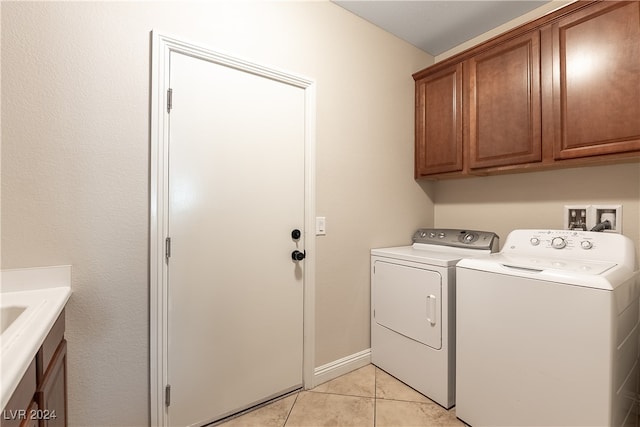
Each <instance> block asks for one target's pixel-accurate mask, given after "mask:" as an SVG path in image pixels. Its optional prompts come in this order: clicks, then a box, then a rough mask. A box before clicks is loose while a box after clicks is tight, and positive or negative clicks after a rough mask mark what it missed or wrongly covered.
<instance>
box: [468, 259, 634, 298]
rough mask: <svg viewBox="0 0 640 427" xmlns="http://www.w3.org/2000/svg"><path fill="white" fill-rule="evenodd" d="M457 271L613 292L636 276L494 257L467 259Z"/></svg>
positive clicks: (599, 266)
mask: <svg viewBox="0 0 640 427" xmlns="http://www.w3.org/2000/svg"><path fill="white" fill-rule="evenodd" d="M458 268H466V269H471V270H478V271H486V272H490V273H497V274H504V275H510V276H518V277H526V278H531V279H535V280H543V281H547V282H556V283H561V284H567V285H575V286H583V287H588V288H595V289H604V290H612V289H614V288H615V287H616V286H617V285H619V284H620V283H622V282H623V281H624V280H627V279H628V278H630V277H631V276H633V274H634V273H633V272H632V271H631V270H630V269H628V268H625V267H624V266H621V265H618V264H616V263H613V262H606V261H589V260H567V259H557V258H553V259H552V258H536V257H529V256H513V255H506V254H502V253H499V254H493V255H490V256H488V257H485V258H482V259H481V258H476V259H472V258H468V259H463V260H461V261H460V262H459V263H458Z"/></svg>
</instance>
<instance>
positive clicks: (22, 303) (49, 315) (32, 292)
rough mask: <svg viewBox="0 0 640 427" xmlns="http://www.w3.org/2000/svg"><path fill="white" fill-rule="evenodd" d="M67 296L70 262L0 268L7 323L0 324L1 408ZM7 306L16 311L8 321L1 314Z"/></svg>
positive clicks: (0, 297)
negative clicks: (13, 316)
mask: <svg viewBox="0 0 640 427" xmlns="http://www.w3.org/2000/svg"><path fill="white" fill-rule="evenodd" d="M70 296H71V266H68V265H65V266H56V267H39V268H23V269H15V270H2V273H1V276H0V307H1V308H2V310H3V320H2V321H3V322H6V323H8V324H9V326H8V327H7V325H4V324H3V325H1V326H2V329H3V331H2V334H0V397H1V399H0V400H1V402H0V403H1V404H0V408H4V407H5V406H6V404H7V403H8V402H9V399H10V398H11V395H12V394H13V392H14V391H15V389H16V387H17V386H18V384H19V383H20V380H21V379H22V377H23V375H24V374H25V372H26V371H27V368H28V367H29V364H30V363H31V362H32V360H33V358H34V357H35V356H36V353H37V352H38V350H39V349H40V347H41V346H42V343H43V342H44V339H45V338H46V337H47V334H48V333H49V331H50V330H51V328H52V327H53V324H54V323H55V321H56V320H57V319H58V316H59V315H60V313H62V310H63V309H64V307H65V305H66V303H67V301H68V300H69V297H70ZM9 307H13V309H12V310H13V311H14V312H16V313H19V316H17V318H15V320H14V321H13V322H11V323H9V321H10V319H8V318H7V319H5V318H4V311H5V310H7V308H9ZM10 310H11V309H10ZM10 317H11V316H10Z"/></svg>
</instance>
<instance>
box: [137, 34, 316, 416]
mask: <svg viewBox="0 0 640 427" xmlns="http://www.w3.org/2000/svg"><path fill="white" fill-rule="evenodd" d="M151 51H152V57H151V86H150V89H151V96H150V110H151V121H150V163H149V169H150V172H149V173H150V176H149V179H150V184H149V316H150V318H149V346H150V348H149V380H150V384H149V395H150V422H151V425H152V426H166V425H167V422H168V419H167V407H166V406H165V386H166V384H167V379H168V376H167V375H168V361H167V354H168V339H167V338H168V316H167V313H168V286H167V264H166V262H165V239H166V237H167V233H168V224H169V219H168V212H169V204H168V200H169V197H168V194H169V187H168V177H169V144H168V142H169V114H168V112H167V90H168V89H169V70H170V68H169V67H170V63H169V58H170V54H171V53H172V52H174V53H181V54H184V55H189V56H191V57H194V58H198V59H202V60H205V61H209V62H213V63H216V64H219V65H223V66H226V67H230V68H234V69H237V70H239V71H244V72H248V73H251V74H254V75H258V76H262V77H265V78H268V79H271V80H275V81H278V82H281V83H285V84H289V85H292V86H295V87H299V88H301V89H303V90H304V94H305V95H304V96H305V107H304V108H305V114H304V117H305V119H304V120H305V135H304V153H305V154H304V157H305V158H304V181H305V182H304V230H305V236H304V237H305V239H304V241H305V250H306V253H307V256H306V258H305V260H304V276H303V286H304V290H303V295H304V297H303V349H302V351H303V360H302V371H303V372H302V380H303V386H304V388H305V389H309V388H312V387H313V386H314V383H313V382H314V367H315V263H316V258H315V247H316V240H315V216H316V210H315V209H316V207H315V200H316V192H315V180H316V175H315V174H316V172H315V164H316V84H315V81H313V80H311V79H308V78H306V77H301V76H298V75H294V74H291V73H289V72H286V71H282V70H278V69H275V68H271V67H267V66H264V65H260V64H256V63H255V62H251V61H247V60H245V59H241V58H238V57H235V56H230V55H228V54H225V53H221V52H220V51H216V50H212V49H210V48H207V47H204V46H202V45H198V44H195V43H192V42H189V41H185V40H184V39H182V38H177V37H174V36H171V35H168V34H166V33H162V32H158V31H156V30H154V31H152V32H151Z"/></svg>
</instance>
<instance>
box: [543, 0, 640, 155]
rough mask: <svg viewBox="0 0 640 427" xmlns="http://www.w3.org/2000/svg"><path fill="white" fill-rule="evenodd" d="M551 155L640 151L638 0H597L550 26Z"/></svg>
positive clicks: (639, 32)
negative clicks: (552, 125) (552, 93)
mask: <svg viewBox="0 0 640 427" xmlns="http://www.w3.org/2000/svg"><path fill="white" fill-rule="evenodd" d="M551 32H552V35H553V92H554V99H553V117H554V119H555V123H554V144H553V147H554V158H555V159H572V158H580V157H587V156H600V155H605V154H614V153H624V152H630V151H638V150H640V2H638V1H629V2H609V1H607V2H601V3H597V4H593V5H590V6H589V7H588V8H585V9H582V10H579V11H577V12H575V13H572V14H570V15H568V16H566V17H563V18H561V19H559V20H558V21H557V22H555V23H553V24H552V26H551Z"/></svg>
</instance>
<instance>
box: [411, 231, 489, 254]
mask: <svg viewBox="0 0 640 427" xmlns="http://www.w3.org/2000/svg"><path fill="white" fill-rule="evenodd" d="M498 242H499V238H498V235H497V234H496V233H493V232H490V231H477V230H462V229H451V228H421V229H419V230H417V231H416V232H415V233H414V234H413V243H421V244H426V245H441V246H451V247H457V248H468V249H480V250H490V251H491V252H496V251H497V249H498Z"/></svg>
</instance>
